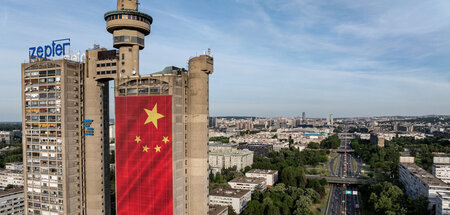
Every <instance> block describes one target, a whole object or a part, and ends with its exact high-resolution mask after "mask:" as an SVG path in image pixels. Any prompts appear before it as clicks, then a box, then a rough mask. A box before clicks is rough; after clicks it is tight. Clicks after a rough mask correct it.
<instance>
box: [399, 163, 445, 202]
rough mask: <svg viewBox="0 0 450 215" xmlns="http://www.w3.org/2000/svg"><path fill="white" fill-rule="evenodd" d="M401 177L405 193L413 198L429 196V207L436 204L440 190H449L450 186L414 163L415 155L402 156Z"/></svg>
mask: <svg viewBox="0 0 450 215" xmlns="http://www.w3.org/2000/svg"><path fill="white" fill-rule="evenodd" d="M399 179H400V181H401V182H402V183H403V185H404V186H405V194H406V195H408V196H409V197H411V198H413V199H417V198H418V197H419V196H420V195H422V196H424V197H427V198H428V200H429V202H430V203H429V205H428V207H429V208H432V207H433V206H434V205H436V198H437V193H438V192H449V191H450V187H449V186H448V185H447V184H446V183H444V182H443V181H442V180H440V179H438V178H436V177H434V176H433V175H431V174H430V173H428V172H427V171H425V170H424V169H422V168H420V167H419V166H417V165H416V164H415V163H414V158H413V157H404V158H402V157H400V166H399Z"/></svg>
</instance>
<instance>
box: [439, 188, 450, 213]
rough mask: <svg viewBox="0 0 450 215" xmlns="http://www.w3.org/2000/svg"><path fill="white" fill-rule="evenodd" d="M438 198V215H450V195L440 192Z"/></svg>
mask: <svg viewBox="0 0 450 215" xmlns="http://www.w3.org/2000/svg"><path fill="white" fill-rule="evenodd" d="M437 194H438V195H437V198H436V215H449V214H450V193H449V192H438V193H437Z"/></svg>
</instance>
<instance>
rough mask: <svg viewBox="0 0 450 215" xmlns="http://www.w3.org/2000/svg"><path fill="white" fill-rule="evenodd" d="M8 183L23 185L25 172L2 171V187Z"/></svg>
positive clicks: (0, 186) (0, 182)
mask: <svg viewBox="0 0 450 215" xmlns="http://www.w3.org/2000/svg"><path fill="white" fill-rule="evenodd" d="M8 185H14V186H23V172H22V171H18V170H3V171H0V189H5V188H6V187H7V186H8Z"/></svg>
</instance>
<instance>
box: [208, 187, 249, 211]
mask: <svg viewBox="0 0 450 215" xmlns="http://www.w3.org/2000/svg"><path fill="white" fill-rule="evenodd" d="M251 197H252V194H251V191H250V190H239V189H232V188H217V189H214V190H212V191H211V192H209V204H210V205H223V206H228V205H230V206H232V208H233V210H234V211H235V212H236V213H237V214H240V213H242V212H243V211H244V210H245V208H247V203H248V202H249V201H250V200H251Z"/></svg>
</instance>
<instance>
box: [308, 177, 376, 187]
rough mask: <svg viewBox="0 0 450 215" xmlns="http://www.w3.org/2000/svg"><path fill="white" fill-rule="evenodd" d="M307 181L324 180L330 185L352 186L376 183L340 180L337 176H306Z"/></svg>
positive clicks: (357, 179) (370, 180) (352, 179)
mask: <svg viewBox="0 0 450 215" xmlns="http://www.w3.org/2000/svg"><path fill="white" fill-rule="evenodd" d="M306 178H307V179H318V180H320V179H322V178H325V179H326V180H327V181H328V183H330V184H354V185H359V184H362V183H363V182H365V181H367V182H369V183H370V184H375V183H376V181H375V180H374V179H362V178H348V177H347V178H341V177H337V176H320V175H306Z"/></svg>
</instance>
